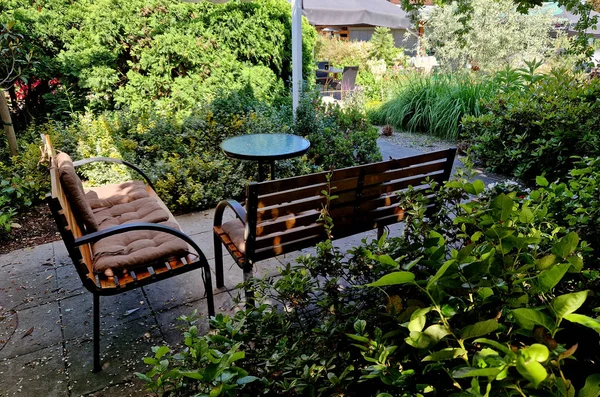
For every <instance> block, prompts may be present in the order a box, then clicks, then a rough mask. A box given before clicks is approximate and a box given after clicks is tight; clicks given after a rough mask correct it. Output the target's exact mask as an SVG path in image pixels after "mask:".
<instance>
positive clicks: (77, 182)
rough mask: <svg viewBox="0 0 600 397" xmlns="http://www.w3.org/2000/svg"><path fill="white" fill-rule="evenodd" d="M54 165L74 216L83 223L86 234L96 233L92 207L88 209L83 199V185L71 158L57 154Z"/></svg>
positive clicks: (96, 225)
mask: <svg viewBox="0 0 600 397" xmlns="http://www.w3.org/2000/svg"><path fill="white" fill-rule="evenodd" d="M56 165H57V166H58V173H59V176H60V183H61V185H62V187H63V189H64V191H65V194H66V195H67V198H68V199H69V203H70V204H71V208H72V209H73V212H74V214H75V216H76V217H77V218H78V219H79V220H80V221H81V222H82V223H83V225H84V226H85V228H86V230H87V232H95V231H97V230H98V224H97V223H96V219H95V218H94V213H93V212H92V207H90V205H89V204H88V202H87V201H86V199H85V195H84V192H83V185H82V183H81V179H79V177H78V176H77V173H76V172H75V167H73V161H72V160H71V157H69V155H68V154H66V153H59V154H58V155H57V156H56Z"/></svg>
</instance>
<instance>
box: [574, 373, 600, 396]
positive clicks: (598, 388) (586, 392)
mask: <svg viewBox="0 0 600 397" xmlns="http://www.w3.org/2000/svg"><path fill="white" fill-rule="evenodd" d="M598 396H600V374H593V375H590V376H588V377H587V379H586V380H585V385H584V386H583V387H582V388H581V390H579V394H578V395H577V397H598Z"/></svg>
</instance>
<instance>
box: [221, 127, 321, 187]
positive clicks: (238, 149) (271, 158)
mask: <svg viewBox="0 0 600 397" xmlns="http://www.w3.org/2000/svg"><path fill="white" fill-rule="evenodd" d="M309 148H310V142H309V141H307V140H306V139H304V138H302V137H301V136H298V135H292V134H248V135H240V136H235V137H233V138H229V139H226V140H224V141H223V142H222V143H221V149H223V152H225V154H226V155H227V156H229V157H231V158H235V159H240V160H253V161H258V181H259V182H262V181H264V180H265V173H264V171H263V167H264V166H266V165H270V168H271V180H273V179H275V161H276V160H284V159H290V158H293V157H298V156H301V155H303V154H304V153H306V152H307V151H308V149H309Z"/></svg>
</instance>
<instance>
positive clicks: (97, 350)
mask: <svg viewBox="0 0 600 397" xmlns="http://www.w3.org/2000/svg"><path fill="white" fill-rule="evenodd" d="M93 295H94V308H93V310H94V372H100V371H101V370H102V367H100V295H98V294H93Z"/></svg>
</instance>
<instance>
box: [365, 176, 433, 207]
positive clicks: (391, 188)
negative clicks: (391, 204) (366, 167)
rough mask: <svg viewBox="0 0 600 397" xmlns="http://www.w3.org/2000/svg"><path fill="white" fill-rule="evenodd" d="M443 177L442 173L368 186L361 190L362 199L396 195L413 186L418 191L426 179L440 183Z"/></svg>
mask: <svg viewBox="0 0 600 397" xmlns="http://www.w3.org/2000/svg"><path fill="white" fill-rule="evenodd" d="M443 176H444V175H443V174H442V173H439V174H430V175H419V176H417V177H413V178H409V179H403V180H400V181H391V182H387V183H382V184H379V185H375V186H370V187H368V188H365V189H364V190H363V194H362V199H363V200H365V199H368V198H371V197H375V196H380V195H382V194H384V195H388V194H392V193H397V192H400V191H402V190H404V189H406V188H408V187H409V186H413V187H414V188H415V189H417V190H418V189H419V188H421V187H422V186H424V185H423V184H422V183H423V182H425V181H426V180H427V178H430V179H431V180H434V181H436V182H440V181H441V180H442V179H443ZM425 186H427V187H429V184H427V185H425Z"/></svg>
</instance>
